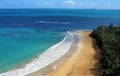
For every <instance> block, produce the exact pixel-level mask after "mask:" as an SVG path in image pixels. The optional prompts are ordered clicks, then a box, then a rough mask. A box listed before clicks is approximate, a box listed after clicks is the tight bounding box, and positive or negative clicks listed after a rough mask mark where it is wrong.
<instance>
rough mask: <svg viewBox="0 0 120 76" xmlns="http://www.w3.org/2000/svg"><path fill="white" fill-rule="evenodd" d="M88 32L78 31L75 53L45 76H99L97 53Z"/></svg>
mask: <svg viewBox="0 0 120 76" xmlns="http://www.w3.org/2000/svg"><path fill="white" fill-rule="evenodd" d="M89 33H90V31H79V32H76V34H78V35H79V37H80V41H79V43H78V48H77V51H76V52H75V53H74V54H73V55H72V56H71V57H70V58H68V59H67V60H65V61H64V62H63V63H61V64H60V65H59V66H58V67H57V68H56V69H55V70H53V71H52V72H50V73H49V74H48V75H47V76H99V66H98V59H96V58H97V56H96V55H97V52H96V51H95V49H94V47H93V42H92V38H90V37H89Z"/></svg>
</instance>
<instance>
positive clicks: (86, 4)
mask: <svg viewBox="0 0 120 76" xmlns="http://www.w3.org/2000/svg"><path fill="white" fill-rule="evenodd" d="M78 5H80V6H91V5H95V3H93V2H78Z"/></svg>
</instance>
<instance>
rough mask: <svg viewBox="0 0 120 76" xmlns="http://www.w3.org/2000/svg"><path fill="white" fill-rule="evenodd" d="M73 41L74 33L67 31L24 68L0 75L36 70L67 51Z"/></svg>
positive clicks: (0, 75) (14, 75)
mask: <svg viewBox="0 0 120 76" xmlns="http://www.w3.org/2000/svg"><path fill="white" fill-rule="evenodd" d="M73 42H74V34H73V33H71V32H67V33H66V36H65V38H64V39H63V40H62V41H61V42H59V43H57V44H55V45H54V46H52V47H50V48H49V49H47V50H46V51H45V52H44V53H43V54H41V55H39V56H38V58H36V59H34V60H33V61H32V62H31V63H29V64H27V65H26V66H25V67H24V68H21V69H17V70H12V71H8V72H4V73H1V74H0V76H16V75H17V76H25V75H27V74H30V73H33V72H35V71H38V70H40V69H42V68H43V67H45V66H47V65H48V64H50V63H52V62H54V61H56V60H57V59H59V58H60V57H61V56H63V55H64V54H65V53H67V52H68V51H69V49H70V46H71V45H72V43H73Z"/></svg>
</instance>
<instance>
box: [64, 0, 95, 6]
mask: <svg viewBox="0 0 120 76" xmlns="http://www.w3.org/2000/svg"><path fill="white" fill-rule="evenodd" d="M63 5H64V6H75V7H89V6H94V5H95V3H94V2H82V1H75V0H65V1H63Z"/></svg>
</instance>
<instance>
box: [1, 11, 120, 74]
mask: <svg viewBox="0 0 120 76" xmlns="http://www.w3.org/2000/svg"><path fill="white" fill-rule="evenodd" d="M109 23H113V24H115V25H117V26H120V10H100V9H99V10H98V9H0V73H2V72H6V71H8V70H11V69H15V68H18V67H21V65H22V64H23V63H27V62H29V61H30V60H31V59H33V58H36V57H37V56H38V55H39V54H42V53H43V52H44V51H45V50H46V49H48V48H50V47H51V46H53V45H55V44H57V43H58V42H60V41H62V40H63V38H64V37H65V35H66V34H65V33H66V31H74V30H93V29H95V28H96V27H97V26H98V25H102V24H105V25H108V24H109Z"/></svg>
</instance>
